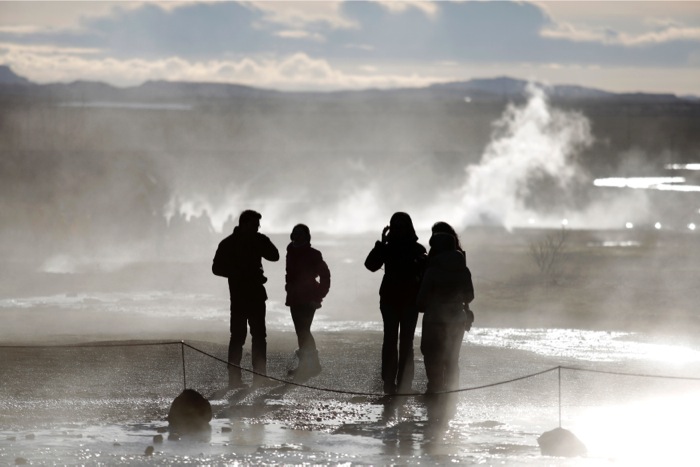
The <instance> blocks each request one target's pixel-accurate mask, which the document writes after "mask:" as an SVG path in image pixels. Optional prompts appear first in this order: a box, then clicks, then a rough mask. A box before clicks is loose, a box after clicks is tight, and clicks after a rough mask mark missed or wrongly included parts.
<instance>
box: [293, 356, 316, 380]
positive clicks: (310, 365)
mask: <svg viewBox="0 0 700 467" xmlns="http://www.w3.org/2000/svg"><path fill="white" fill-rule="evenodd" d="M297 355H298V356H299V366H297V368H296V369H295V370H293V374H294V377H295V378H298V379H308V378H311V377H313V376H316V375H318V374H319V373H321V363H320V362H319V361H318V351H317V350H309V349H304V350H299V351H298V353H297Z"/></svg>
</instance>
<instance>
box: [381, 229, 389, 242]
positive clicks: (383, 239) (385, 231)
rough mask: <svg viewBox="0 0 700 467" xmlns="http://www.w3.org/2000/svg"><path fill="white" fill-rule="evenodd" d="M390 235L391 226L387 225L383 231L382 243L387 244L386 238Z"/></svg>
mask: <svg viewBox="0 0 700 467" xmlns="http://www.w3.org/2000/svg"><path fill="white" fill-rule="evenodd" d="M388 234H389V226H388V225H387V226H386V227H384V228H383V229H382V243H386V237H387V235H388Z"/></svg>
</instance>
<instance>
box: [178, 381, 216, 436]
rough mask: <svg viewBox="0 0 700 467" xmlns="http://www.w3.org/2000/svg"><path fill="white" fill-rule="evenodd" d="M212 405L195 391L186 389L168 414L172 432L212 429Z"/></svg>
mask: <svg viewBox="0 0 700 467" xmlns="http://www.w3.org/2000/svg"><path fill="white" fill-rule="evenodd" d="M211 417H212V411H211V404H210V403H209V401H208V400H206V399H205V398H204V396H202V395H201V394H200V393H198V392H197V391H195V390H194V389H185V390H184V391H182V393H181V394H180V395H179V396H177V397H176V398H175V400H174V401H173V403H172V405H171V406H170V412H169V413H168V423H169V424H170V430H171V431H173V430H175V431H177V432H179V433H187V432H196V431H202V430H206V429H210V427H209V422H210V421H211Z"/></svg>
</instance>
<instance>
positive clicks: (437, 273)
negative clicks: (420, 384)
mask: <svg viewBox="0 0 700 467" xmlns="http://www.w3.org/2000/svg"><path fill="white" fill-rule="evenodd" d="M428 256H429V260H428V267H427V269H426V271H425V275H424V276H423V281H422V283H421V286H420V290H419V292H418V298H417V303H418V310H419V312H421V313H423V332H422V335H421V344H420V349H421V352H422V353H423V361H424V363H425V373H426V376H427V377H428V388H427V390H426V393H427V394H432V393H436V392H441V391H445V390H451V389H456V386H457V383H458V382H459V352H460V349H461V346H462V339H463V338H464V332H465V331H468V330H469V329H471V325H472V322H473V320H474V315H473V314H472V312H471V310H470V309H469V303H470V302H471V301H472V300H474V285H473V284H472V276H471V272H470V271H469V268H468V267H467V264H466V261H465V258H464V254H463V253H462V252H460V251H458V250H457V239H456V238H455V236H454V235H452V234H450V233H442V232H438V233H435V234H433V235H432V237H430V253H429V255H428Z"/></svg>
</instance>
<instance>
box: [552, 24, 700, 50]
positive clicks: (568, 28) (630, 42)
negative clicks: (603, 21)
mask: <svg viewBox="0 0 700 467" xmlns="http://www.w3.org/2000/svg"><path fill="white" fill-rule="evenodd" d="M541 34H542V36H543V37H547V38H550V39H565V40H571V41H575V42H598V43H602V44H615V45H623V46H643V45H653V44H662V43H666V42H673V41H681V40H689V41H700V27H682V26H677V25H667V26H665V27H663V28H657V29H656V30H654V31H649V32H644V33H639V34H632V33H625V32H618V31H615V30H613V29H588V28H586V27H581V26H575V25H573V24H570V23H558V24H555V25H554V26H552V27H549V28H546V29H544V30H542V32H541Z"/></svg>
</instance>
